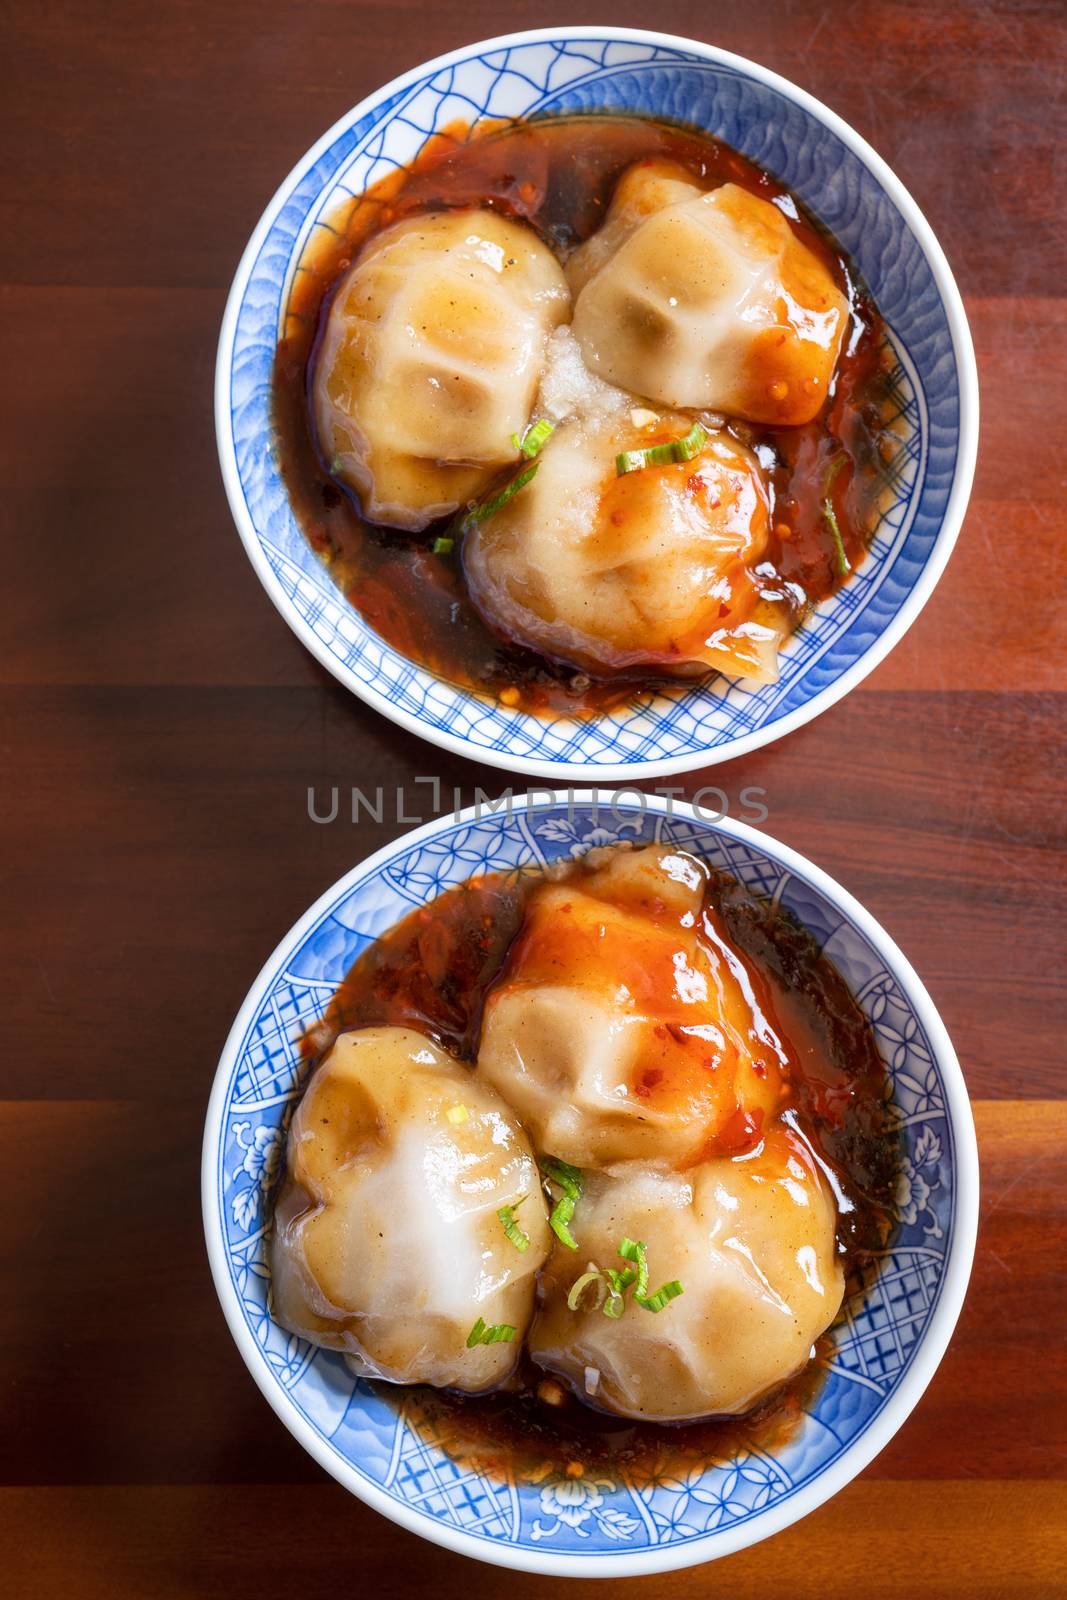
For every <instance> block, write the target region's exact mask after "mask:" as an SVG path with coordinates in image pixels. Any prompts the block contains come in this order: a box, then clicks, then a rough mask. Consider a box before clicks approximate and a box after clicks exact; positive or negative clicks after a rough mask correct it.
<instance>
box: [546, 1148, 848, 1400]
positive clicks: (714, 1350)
mask: <svg viewBox="0 0 1067 1600" xmlns="http://www.w3.org/2000/svg"><path fill="white" fill-rule="evenodd" d="M834 1227H835V1214H834V1206H833V1201H832V1199H831V1197H830V1195H829V1193H828V1191H827V1189H826V1186H825V1183H824V1182H823V1180H822V1178H821V1176H820V1174H819V1172H818V1170H817V1168H816V1166H815V1164H814V1162H813V1160H812V1158H811V1155H810V1153H809V1151H808V1149H807V1146H806V1145H805V1144H804V1143H803V1142H802V1141H801V1140H800V1139H799V1138H797V1137H796V1136H795V1135H793V1134H792V1133H791V1132H789V1131H788V1130H787V1129H784V1128H782V1127H781V1126H779V1127H777V1128H776V1129H775V1131H774V1132H773V1133H772V1134H771V1135H770V1136H769V1137H768V1138H767V1139H766V1140H765V1141H764V1143H763V1145H762V1147H761V1148H760V1150H758V1151H757V1152H756V1153H755V1154H754V1155H752V1156H749V1157H747V1158H745V1159H743V1160H715V1161H707V1162H705V1163H703V1164H702V1165H700V1166H697V1167H693V1168H691V1169H689V1170H688V1171H685V1172H681V1173H669V1172H665V1171H655V1170H651V1169H649V1168H647V1167H644V1166H637V1165H631V1164H629V1163H628V1164H626V1165H625V1166H622V1167H620V1168H617V1169H614V1170H613V1171H612V1172H611V1173H604V1174H591V1175H587V1176H586V1185H585V1192H584V1193H583V1196H582V1198H581V1200H580V1201H579V1203H578V1208H577V1210H576V1213H575V1216H574V1219H573V1221H572V1222H571V1231H572V1232H573V1233H574V1235H575V1237H576V1238H577V1240H578V1246H579V1248H578V1251H577V1252H574V1251H571V1250H566V1249H563V1248H562V1247H560V1246H557V1248H556V1249H555V1250H554V1252H553V1254H552V1257H551V1259H550V1261H549V1264H548V1266H547V1268H546V1269H545V1273H544V1283H543V1304H542V1307H541V1309H540V1310H539V1312H538V1315H537V1317H536V1319H535V1322H534V1325H533V1328H532V1329H531V1332H530V1339H529V1349H530V1353H531V1355H532V1357H533V1359H534V1361H535V1362H537V1363H538V1364H539V1365H540V1366H542V1367H545V1368H547V1369H548V1370H549V1371H551V1372H554V1373H556V1374H558V1375H559V1376H560V1377H562V1378H564V1379H565V1380H566V1381H567V1382H568V1383H569V1384H570V1385H571V1386H572V1387H573V1388H574V1389H575V1391H576V1392H577V1393H578V1394H579V1395H580V1396H581V1397H582V1398H584V1399H588V1400H589V1402H590V1403H591V1404H592V1405H594V1406H598V1407H600V1408H601V1409H602V1410H605V1411H612V1412H616V1413H618V1414H619V1415H620V1416H625V1417H635V1418H641V1419H644V1420H647V1421H653V1422H681V1421H685V1420H686V1419H690V1418H696V1417H705V1416H714V1415H737V1414H740V1413H742V1412H744V1411H747V1410H749V1409H750V1408H751V1407H752V1406H753V1405H755V1404H756V1403H757V1402H758V1401H759V1400H760V1399H762V1398H763V1397H764V1396H765V1395H766V1394H768V1393H769V1392H770V1391H771V1390H773V1389H775V1388H776V1387H778V1386H779V1385H780V1384H782V1383H784V1382H786V1381H787V1379H789V1378H790V1377H792V1376H793V1374H794V1373H796V1372H798V1371H799V1370H800V1369H801V1368H802V1367H803V1366H804V1365H805V1364H806V1363H807V1361H808V1358H809V1356H810V1353H811V1347H812V1344H813V1343H814V1341H815V1340H816V1339H817V1338H818V1337H819V1335H820V1334H821V1333H823V1332H824V1331H825V1329H826V1328H827V1327H829V1325H830V1323H831V1322H832V1321H833V1319H834V1317H835V1316H836V1315H837V1311H838V1308H839V1307H840V1304H841V1298H842V1294H843V1290H844V1283H843V1276H842V1272H841V1267H840V1265H839V1263H838V1260H837V1256H836V1254H835V1243H834ZM623 1238H631V1239H639V1240H642V1241H644V1243H645V1244H646V1247H647V1254H648V1265H649V1282H650V1289H651V1290H652V1291H653V1292H654V1291H655V1290H656V1289H658V1288H659V1287H660V1286H661V1285H662V1284H664V1283H667V1282H669V1281H670V1280H672V1279H677V1280H678V1281H679V1282H680V1283H681V1285H682V1289H683V1293H682V1294H681V1295H679V1296H678V1297H677V1298H676V1299H674V1300H671V1301H670V1302H669V1303H668V1304H667V1305H665V1306H664V1307H663V1309H662V1310H661V1311H659V1312H658V1313H653V1312H650V1311H647V1310H646V1309H645V1308H644V1307H642V1306H640V1305H638V1304H637V1303H636V1302H635V1301H634V1300H633V1299H632V1298H630V1297H628V1298H627V1303H626V1309H625V1311H624V1313H623V1315H622V1316H621V1317H619V1318H617V1319H612V1318H610V1317H607V1316H605V1315H604V1313H603V1310H602V1309H601V1308H600V1307H599V1306H598V1303H597V1300H598V1296H597V1293H596V1287H595V1285H591V1286H590V1287H589V1288H588V1289H586V1290H585V1291H584V1293H583V1295H582V1297H581V1299H580V1300H579V1304H578V1309H577V1310H571V1309H570V1308H569V1307H568V1305H567V1296H568V1293H569V1292H570V1290H571V1287H572V1285H573V1284H574V1283H575V1281H576V1280H577V1279H578V1278H579V1277H580V1276H581V1275H582V1273H584V1272H585V1271H586V1270H587V1264H593V1265H596V1266H599V1267H601V1268H603V1267H616V1268H620V1267H624V1266H625V1265H626V1263H625V1262H624V1261H623V1260H622V1259H621V1258H620V1257H619V1255H618V1247H619V1243H620V1241H621V1240H622V1239H623Z"/></svg>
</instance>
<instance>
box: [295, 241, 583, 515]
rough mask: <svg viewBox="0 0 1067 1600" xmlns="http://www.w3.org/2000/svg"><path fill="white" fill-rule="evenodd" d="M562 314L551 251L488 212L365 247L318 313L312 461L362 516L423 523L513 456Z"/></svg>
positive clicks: (564, 301)
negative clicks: (347, 492)
mask: <svg viewBox="0 0 1067 1600" xmlns="http://www.w3.org/2000/svg"><path fill="white" fill-rule="evenodd" d="M569 310H570V293H569V291H568V288H567V283H566V280H565V278H564V276H563V272H562V270H561V268H560V266H559V264H558V262H557V261H556V258H555V257H554V256H553V254H552V252H551V251H550V250H549V249H548V248H547V246H546V245H544V244H542V243H541V241H540V240H539V239H538V238H537V236H536V235H535V234H534V233H533V232H531V230H530V229H529V228H526V227H524V226H523V225H522V224H521V223H518V222H512V221H510V220H508V219H507V218H506V217H502V216H499V215H497V214H496V213H494V212H491V211H459V212H441V213H435V214H432V215H427V216H419V217H412V218H409V219H408V220H406V221H404V222H399V223H397V224H395V226H393V227H391V228H387V229H386V230H385V231H384V232H382V233H380V234H378V235H377V236H376V237H375V238H374V239H372V240H371V242H370V244H369V245H368V246H367V247H366V249H365V250H364V251H363V252H362V253H361V255H360V256H359V258H358V259H357V261H356V262H355V263H354V265H353V266H352V267H351V268H350V270H349V272H348V274H347V275H346V277H345V278H344V279H343V280H342V282H341V286H340V288H339V289H338V291H337V295H336V297H335V299H334V301H333V304H332V306H331V308H330V312H329V316H328V318H327V322H326V328H325V331H324V334H323V340H322V348H321V350H320V352H319V356H318V360H317V364H316V368H315V377H314V396H313V399H314V413H315V422H316V427H317V429H318V436H319V443H320V445H321V448H322V450H323V453H324V455H325V456H326V457H327V458H328V459H330V460H331V461H332V462H333V465H334V471H335V473H336V474H337V475H338V476H339V477H341V478H344V479H345V480H347V481H348V482H349V483H350V484H351V485H352V486H353V487H354V488H356V489H357V490H358V491H359V493H360V495H361V496H362V499H363V506H364V509H365V511H366V513H367V515H368V516H369V517H371V518H373V519H374V520H375V521H377V522H384V523H388V524H391V525H393V526H395V527H400V528H413V529H415V528H423V527H425V526H426V525H427V524H428V523H429V522H432V521H433V520H434V518H435V517H439V516H443V515H445V514H446V513H448V512H450V511H454V510H455V509H456V507H457V506H458V505H460V504H461V503H462V502H464V501H466V500H467V499H469V498H471V497H473V496H475V495H477V494H479V493H480V492H481V491H482V489H484V488H485V486H486V485H487V484H488V483H489V482H490V481H491V479H492V477H493V475H494V474H495V472H496V471H497V470H498V469H499V468H500V467H501V466H502V465H503V464H505V463H507V462H508V461H511V460H514V457H515V448H514V446H513V444H512V443H511V435H512V433H516V432H519V433H521V431H522V430H523V428H525V426H526V423H527V422H528V420H529V416H530V408H531V405H532V402H533V398H534V394H535V393H536V390H537V384H538V380H539V378H540V375H541V368H542V364H543V359H544V346H545V339H546V337H547V335H548V334H549V333H550V332H551V330H552V329H553V328H554V327H555V326H556V325H557V323H559V322H561V321H562V320H564V318H566V317H567V316H568V315H569Z"/></svg>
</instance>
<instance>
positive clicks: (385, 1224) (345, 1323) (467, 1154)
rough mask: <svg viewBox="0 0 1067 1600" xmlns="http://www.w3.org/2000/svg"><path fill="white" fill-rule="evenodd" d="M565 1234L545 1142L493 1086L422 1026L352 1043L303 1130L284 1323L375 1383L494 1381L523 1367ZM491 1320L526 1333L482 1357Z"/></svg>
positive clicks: (329, 1072)
mask: <svg viewBox="0 0 1067 1600" xmlns="http://www.w3.org/2000/svg"><path fill="white" fill-rule="evenodd" d="M505 1206H511V1207H513V1208H515V1210H514V1216H515V1220H516V1223H517V1224H518V1226H519V1227H520V1228H521V1230H522V1232H523V1233H524V1234H525V1236H526V1237H527V1239H528V1240H529V1244H528V1246H527V1248H526V1249H524V1250H520V1249H518V1248H517V1247H516V1245H515V1244H514V1243H513V1242H511V1240H510V1239H509V1238H508V1236H507V1234H506V1232H505V1230H504V1227H503V1224H502V1223H501V1220H500V1218H499V1217H498V1215H497V1213H498V1211H499V1210H501V1209H502V1208H503V1207H505ZM550 1237H551V1235H550V1233H549V1228H548V1220H547V1212H546V1208H545V1202H544V1196H543V1192H542V1189H541V1180H540V1177H539V1174H538V1170H537V1165H536V1162H535V1161H534V1157H533V1152H532V1151H531V1149H530V1145H529V1142H528V1140H527V1138H526V1135H525V1134H524V1133H523V1131H522V1129H521V1128H520V1127H519V1124H518V1122H517V1120H516V1118H515V1116H514V1115H513V1113H512V1112H511V1111H510V1110H509V1109H508V1107H507V1106H506V1105H505V1104H504V1102H503V1101H502V1100H501V1099H500V1098H499V1096H498V1095H497V1094H496V1093H495V1092H494V1091H493V1089H492V1088H491V1087H490V1086H489V1085H488V1084H487V1083H485V1082H484V1081H479V1080H478V1079H477V1078H476V1076H475V1075H474V1073H473V1072H472V1071H471V1070H470V1069H469V1068H467V1067H464V1066H462V1065H460V1063H459V1062H457V1061H455V1060H454V1059H453V1058H452V1057H450V1056H449V1055H447V1054H446V1053H445V1052H444V1051H443V1050H440V1049H438V1048H437V1046H436V1045H434V1044H432V1043H431V1042H430V1041H429V1040H428V1039H426V1038H424V1037H423V1036H422V1035H421V1034H419V1033H415V1032H413V1031H412V1030H410V1029H406V1028H365V1029H362V1030H359V1031H357V1032H354V1033H344V1034H341V1036H340V1037H339V1038H338V1039H337V1041H336V1043H335V1044H334V1046H333V1048H332V1050H331V1051H330V1053H329V1055H328V1056H327V1057H326V1059H325V1060H324V1061H323V1062H322V1064H321V1066H320V1067H319V1068H318V1069H317V1071H316V1073H315V1075H314V1076H313V1078H312V1079H311V1082H310V1083H309V1085H308V1088H307V1090H306V1092H305V1094H304V1097H303V1099H302V1100H301V1102H300V1105H299V1106H298V1108H297V1111H296V1114H295V1116H294V1117H293V1122H292V1127H291V1129H290V1132H289V1139H288V1144H287V1175H286V1184H285V1188H284V1189H283V1191H282V1194H281V1196H280V1197H279V1201H278V1205H277V1207H276V1211H275V1236H274V1241H273V1246H272V1269H273V1291H274V1311H275V1316H276V1318H277V1320H278V1321H279V1322H280V1323H281V1324H282V1326H283V1327H286V1328H289V1329H290V1330H291V1331H292V1332H293V1333H297V1334H300V1335H302V1336H303V1337H304V1338H307V1339H310V1340H312V1341H313V1342H314V1343H315V1344H319V1345H324V1346H326V1347H327V1348H328V1349H332V1350H341V1351H344V1352H345V1354H346V1355H347V1356H348V1358H349V1362H350V1365H352V1367H353V1368H354V1369H355V1371H357V1372H358V1373H360V1374H361V1375H363V1376H367V1377H376V1378H384V1379H387V1380H388V1381H389V1382H391V1383H430V1384H436V1385H440V1386H447V1387H449V1388H456V1389H463V1390H468V1391H471V1392H476V1391H479V1390H482V1389H488V1388H493V1387H495V1386H496V1385H497V1384H499V1383H501V1382H502V1381H503V1380H504V1379H505V1378H506V1377H507V1376H508V1375H509V1373H510V1372H511V1371H512V1369H513V1367H514V1366H515V1364H516V1362H517V1360H518V1356H519V1352H520V1350H521V1348H522V1341H523V1338H524V1336H525V1333H526V1330H527V1327H528V1325H529V1321H530V1317H531V1314H532V1311H533V1301H534V1283H535V1275H536V1273H537V1270H538V1268H539V1267H540V1266H541V1265H542V1263H543V1262H544V1260H545V1257H546V1256H547V1254H548V1245H549V1239H550ZM479 1318H481V1319H482V1321H483V1322H484V1324H485V1325H486V1327H487V1328H491V1327H496V1326H500V1325H505V1324H506V1325H509V1326H510V1327H512V1328H514V1330H515V1334H514V1338H513V1339H511V1340H510V1341H507V1342H503V1341H502V1342H497V1343H493V1344H476V1345H474V1346H473V1347H471V1348H468V1346H467V1338H468V1335H469V1334H470V1333H471V1331H472V1329H473V1328H474V1326H475V1324H476V1323H477V1321H478V1319H479Z"/></svg>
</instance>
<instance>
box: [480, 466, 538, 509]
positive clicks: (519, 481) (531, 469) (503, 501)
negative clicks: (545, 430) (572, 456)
mask: <svg viewBox="0 0 1067 1600" xmlns="http://www.w3.org/2000/svg"><path fill="white" fill-rule="evenodd" d="M540 465H541V463H540V461H531V463H530V465H529V466H528V467H523V469H522V471H521V472H520V473H519V474H518V476H517V477H515V478H512V480H511V482H510V483H507V484H505V485H504V487H503V489H501V491H500V493H499V494H495V495H494V496H493V498H492V499H491V500H482V501H480V502H479V504H477V505H474V506H471V508H470V510H469V511H468V512H467V514H466V516H465V517H464V518H463V521H464V524H466V523H468V522H484V521H485V520H486V518H487V517H491V516H493V515H494V514H495V513H496V512H497V511H499V510H500V508H501V506H506V505H507V503H508V501H509V500H511V499H513V498H514V497H515V495H517V494H518V492H519V490H520V489H525V487H526V485H527V484H528V483H529V482H530V479H531V478H532V477H533V476H534V474H535V473H536V471H537V469H538V467H539V466H540Z"/></svg>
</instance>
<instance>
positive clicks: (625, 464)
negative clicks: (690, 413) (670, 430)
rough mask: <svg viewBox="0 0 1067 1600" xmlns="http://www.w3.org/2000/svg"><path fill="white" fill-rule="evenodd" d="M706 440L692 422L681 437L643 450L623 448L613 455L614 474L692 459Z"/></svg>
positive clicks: (701, 429)
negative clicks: (687, 430)
mask: <svg viewBox="0 0 1067 1600" xmlns="http://www.w3.org/2000/svg"><path fill="white" fill-rule="evenodd" d="M707 442H708V436H707V433H706V432H705V431H704V429H703V428H702V427H701V426H700V423H699V422H694V423H693V426H692V427H691V428H690V430H689V432H688V433H687V434H686V435H685V437H684V438H682V439H669V440H668V441H667V442H666V444H650V445H649V446H648V447H647V448H646V449H644V450H623V451H622V452H621V454H619V455H617V456H616V457H615V475H616V477H618V478H621V477H623V476H624V475H625V474H626V473H627V472H640V471H642V469H643V468H645V467H667V466H670V464H671V462H673V461H692V459H693V457H694V456H698V455H699V454H700V452H701V451H702V450H703V448H704V446H705V445H706V444H707Z"/></svg>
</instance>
